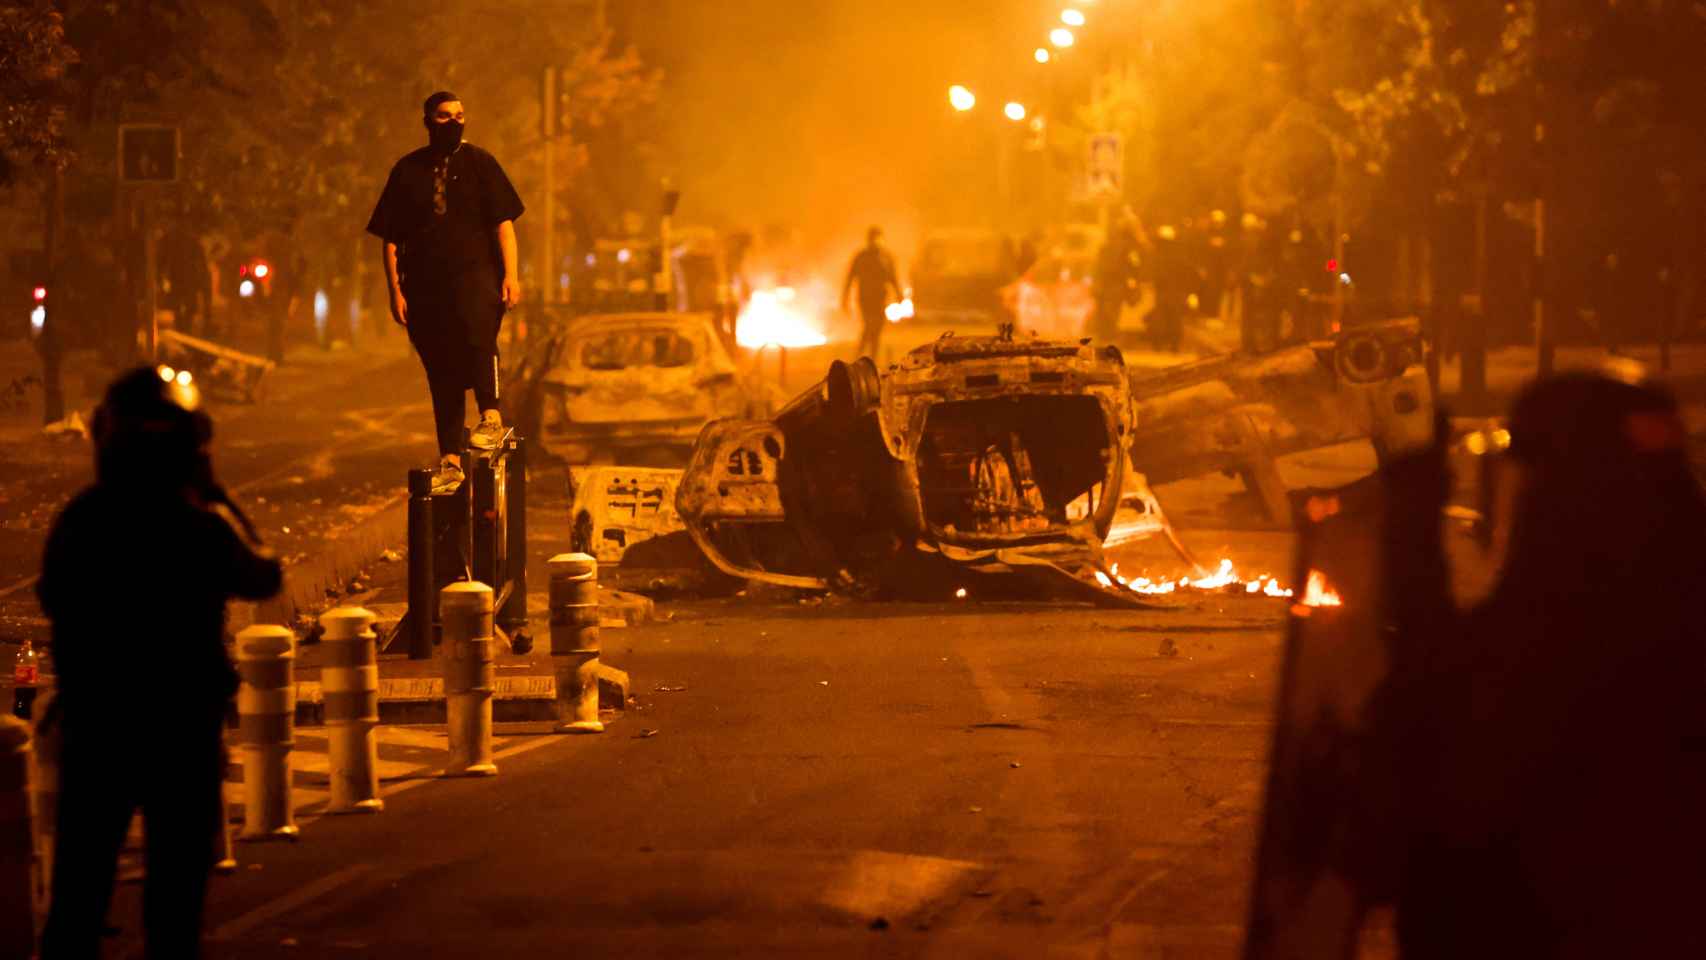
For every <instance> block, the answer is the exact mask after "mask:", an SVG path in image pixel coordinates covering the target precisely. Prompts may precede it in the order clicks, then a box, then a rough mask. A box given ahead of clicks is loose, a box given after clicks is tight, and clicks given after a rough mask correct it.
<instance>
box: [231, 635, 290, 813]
mask: <svg viewBox="0 0 1706 960" xmlns="http://www.w3.org/2000/svg"><path fill="white" fill-rule="evenodd" d="M295 666H296V635H295V634H293V633H291V632H290V631H289V630H287V629H285V628H284V627H278V626H270V625H264V624H257V625H255V626H252V627H245V628H244V629H243V630H241V631H240V632H238V634H237V673H238V676H240V677H241V678H242V681H243V682H242V685H241V686H239V687H238V688H237V737H238V743H239V747H238V749H239V750H241V751H242V754H243V834H242V839H244V840H276V839H289V840H293V839H295V838H296V834H297V830H296V811H295V809H293V808H292V806H291V803H290V748H291V747H292V746H293V745H294V744H295V742H296V682H295Z"/></svg>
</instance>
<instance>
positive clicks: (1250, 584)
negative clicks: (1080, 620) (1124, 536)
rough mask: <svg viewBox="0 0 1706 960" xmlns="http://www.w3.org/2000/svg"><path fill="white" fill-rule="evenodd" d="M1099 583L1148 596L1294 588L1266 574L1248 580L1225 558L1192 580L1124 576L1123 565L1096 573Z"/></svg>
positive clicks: (1270, 593)
mask: <svg viewBox="0 0 1706 960" xmlns="http://www.w3.org/2000/svg"><path fill="white" fill-rule="evenodd" d="M1096 582H1098V583H1100V584H1101V585H1102V586H1104V587H1109V588H1112V587H1113V586H1114V585H1115V584H1118V585H1119V586H1121V587H1124V588H1125V589H1127V590H1130V591H1131V592H1132V593H1141V594H1144V595H1146V596H1158V595H1164V594H1170V593H1179V592H1181V591H1189V590H1194V591H1197V592H1199V593H1213V592H1219V593H1243V594H1245V595H1248V596H1257V595H1260V596H1264V597H1280V598H1286V597H1290V596H1292V595H1293V593H1292V591H1291V590H1288V589H1286V588H1285V587H1282V586H1280V582H1279V580H1277V579H1275V578H1274V577H1270V576H1268V575H1266V574H1263V575H1261V576H1258V577H1255V578H1253V579H1249V580H1246V579H1244V578H1243V577H1242V576H1239V574H1238V571H1237V569H1236V568H1235V567H1234V566H1233V565H1232V561H1231V560H1225V559H1223V560H1221V561H1220V565H1219V566H1217V567H1215V568H1214V572H1213V573H1210V574H1208V575H1206V576H1203V577H1198V578H1196V579H1194V580H1193V579H1191V578H1190V577H1178V578H1176V579H1172V580H1151V579H1149V578H1148V577H1137V578H1136V579H1131V580H1128V579H1126V578H1125V577H1123V576H1120V567H1119V564H1117V563H1116V564H1114V565H1112V566H1111V567H1109V568H1108V573H1102V572H1101V571H1099V570H1098V571H1097V572H1096Z"/></svg>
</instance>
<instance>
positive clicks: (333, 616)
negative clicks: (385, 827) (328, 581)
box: [320, 607, 385, 813]
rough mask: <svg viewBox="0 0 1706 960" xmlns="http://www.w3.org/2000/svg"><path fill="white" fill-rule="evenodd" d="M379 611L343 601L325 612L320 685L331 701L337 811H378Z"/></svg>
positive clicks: (381, 803) (329, 721) (328, 727)
mask: <svg viewBox="0 0 1706 960" xmlns="http://www.w3.org/2000/svg"><path fill="white" fill-rule="evenodd" d="M375 619H376V618H375V616H374V614H373V613H372V611H369V610H365V609H363V608H361V607H338V608H337V609H335V610H328V611H326V612H325V613H323V614H321V615H320V626H321V627H323V628H325V629H324V632H323V633H322V634H321V637H320V644H321V650H322V651H323V652H324V654H325V658H324V660H323V661H322V665H321V667H320V690H321V691H322V695H323V697H324V703H325V707H326V733H327V737H326V740H327V746H328V753H329V756H328V761H329V763H330V773H331V780H332V801H331V805H330V806H329V807H328V808H327V809H328V810H329V811H330V812H332V813H378V812H379V811H380V810H383V809H385V801H383V800H381V799H379V747H378V744H377V742H376V741H375V740H374V736H373V731H374V728H375V727H377V726H378V725H379V658H378V649H377V646H376V642H377V638H376V636H375V635H374V632H373V621H374V620H375Z"/></svg>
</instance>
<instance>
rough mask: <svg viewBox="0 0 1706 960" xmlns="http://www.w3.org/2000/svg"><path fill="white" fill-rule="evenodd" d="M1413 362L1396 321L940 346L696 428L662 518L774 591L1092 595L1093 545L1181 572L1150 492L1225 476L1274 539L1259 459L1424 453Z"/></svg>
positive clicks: (1411, 337) (1425, 398)
mask: <svg viewBox="0 0 1706 960" xmlns="http://www.w3.org/2000/svg"><path fill="white" fill-rule="evenodd" d="M1421 360H1422V344H1421V340H1420V337H1419V332H1418V330H1417V326H1416V324H1415V323H1414V322H1405V321H1395V322H1392V323H1387V324H1380V325H1376V326H1369V327H1361V328H1357V329H1355V330H1352V331H1348V332H1346V333H1344V334H1341V335H1339V336H1337V337H1335V338H1334V339H1332V340H1326V341H1320V342H1317V343H1310V344H1300V345H1296V346H1292V347H1288V348H1285V349H1282V350H1279V351H1276V352H1273V353H1267V354H1261V355H1256V356H1248V355H1235V356H1227V357H1219V358H1212V359H1209V360H1204V361H1200V362H1196V363H1190V364H1184V365H1180V366H1176V367H1169V368H1165V369H1160V370H1133V369H1131V368H1129V367H1127V365H1126V363H1125V361H1124V359H1123V357H1122V355H1121V354H1120V352H1119V350H1118V349H1116V348H1113V347H1107V346H1100V347H1098V346H1094V345H1092V344H1091V343H1089V342H1088V341H1058V340H1039V339H1024V338H1016V337H1014V336H1013V335H1012V334H1011V333H1010V332H1004V333H1003V334H1002V335H1000V336H994V337H955V336H952V335H949V336H944V337H942V338H940V339H938V340H936V341H934V342H932V343H929V344H926V345H924V346H922V347H919V348H917V349H915V350H913V351H912V352H911V353H909V354H907V355H906V357H904V358H903V359H902V360H901V361H900V362H899V363H897V364H895V365H894V366H892V367H891V368H890V369H889V370H888V371H887V372H886V373H879V372H878V370H877V369H876V367H875V365H874V364H873V363H872V362H871V361H870V360H869V359H861V360H858V361H856V362H854V363H844V362H840V361H838V362H836V363H834V364H832V365H831V367H830V369H829V371H828V373H827V375H826V376H825V377H824V379H823V380H821V381H819V382H818V383H817V384H815V385H813V387H812V388H810V389H808V390H807V391H805V392H804V393H802V394H801V395H800V396H798V397H796V398H795V399H794V400H793V401H792V402H791V403H789V404H787V405H786V406H785V407H783V408H782V409H781V411H780V412H779V413H778V414H777V415H776V416H775V417H773V418H771V419H765V420H759V419H724V420H715V421H712V422H710V423H708V424H706V426H705V428H704V430H703V431H702V432H701V433H700V435H699V438H698V441H697V443H696V444H695V446H694V449H693V454H692V457H691V459H690V461H689V463H688V465H687V467H686V469H685V470H684V471H682V472H681V474H680V476H679V479H678V480H677V481H676V482H675V484H674V486H675V511H674V512H675V514H676V515H677V517H678V518H679V519H677V518H676V517H671V518H670V521H671V525H673V523H677V522H678V523H680V524H681V525H683V526H684V527H685V528H686V531H687V533H688V535H689V536H690V537H691V539H692V541H693V542H694V543H695V544H696V545H697V546H698V548H699V550H700V551H701V552H702V553H703V555H704V557H705V558H706V559H708V560H709V561H710V563H711V564H713V565H714V566H715V567H716V568H717V569H719V570H721V571H722V572H723V573H725V574H728V575H731V576H735V577H740V578H745V579H748V580H755V581H760V582H766V583H771V584H776V585H780V586H786V587H794V588H800V589H816V590H823V589H834V590H838V591H844V592H850V593H856V594H861V595H878V594H886V595H895V594H905V593H908V592H912V589H911V588H914V587H916V586H917V585H918V584H920V583H925V582H928V583H932V584H936V585H940V584H942V583H945V582H948V583H951V582H953V581H954V580H955V579H956V578H958V579H960V580H962V581H963V580H964V579H965V578H966V577H970V576H973V575H975V574H982V573H989V574H1001V575H1011V576H1014V577H1016V578H1018V579H1019V580H1021V581H1024V580H1029V581H1033V582H1047V583H1049V584H1051V585H1053V586H1054V587H1056V588H1058V587H1059V586H1061V585H1063V584H1071V585H1073V586H1072V587H1071V589H1074V590H1076V589H1078V588H1080V587H1081V588H1083V589H1084V590H1086V591H1089V593H1093V594H1094V593H1100V592H1101V591H1100V588H1099V587H1098V586H1097V582H1098V580H1099V579H1101V578H1098V577H1096V576H1095V574H1096V573H1097V572H1099V571H1101V570H1102V569H1103V567H1104V563H1103V560H1102V556H1101V550H1102V547H1103V545H1104V543H1109V544H1112V543H1114V542H1116V541H1122V540H1130V539H1133V538H1136V537H1143V536H1152V535H1156V534H1165V535H1167V536H1169V537H1170V538H1171V539H1172V541H1173V544H1174V546H1175V547H1176V548H1177V549H1178V550H1179V552H1180V554H1181V556H1183V557H1184V558H1185V559H1186V560H1187V561H1188V562H1193V563H1194V561H1191V558H1190V557H1189V555H1188V554H1187V553H1185V551H1184V548H1183V546H1182V545H1180V544H1179V542H1178V540H1177V538H1176V537H1174V536H1173V535H1172V529H1171V527H1170V526H1169V524H1168V523H1167V520H1166V518H1165V516H1164V515H1163V513H1162V511H1161V507H1160V504H1159V502H1158V501H1157V500H1156V498H1155V495H1154V494H1153V493H1152V492H1151V491H1150V489H1149V482H1150V481H1154V482H1167V481H1170V480H1174V479H1179V478H1183V477H1189V476H1194V475H1198V474H1203V473H1209V472H1217V471H1224V472H1228V473H1233V474H1237V475H1241V476H1242V477H1244V479H1245V481H1246V483H1247V484H1248V485H1249V486H1250V488H1251V490H1252V491H1254V492H1256V493H1257V494H1258V495H1259V497H1260V499H1261V501H1262V502H1263V503H1264V504H1265V505H1267V507H1268V508H1269V510H1270V513H1271V514H1272V515H1273V518H1274V519H1275V520H1276V521H1283V520H1284V514H1285V510H1286V507H1285V504H1286V502H1287V497H1286V491H1285V490H1284V487H1283V484H1282V483H1280V481H1279V472H1278V469H1277V467H1276V466H1275V462H1274V461H1275V458H1276V457H1279V456H1283V455H1285V454H1288V453H1295V452H1299V451H1303V450H1309V449H1314V448H1316V447H1322V446H1329V445H1333V444H1338V443H1343V442H1347V441H1352V440H1360V439H1367V440H1369V441H1371V442H1372V443H1373V445H1374V447H1375V450H1376V451H1377V453H1379V454H1380V455H1382V456H1387V455H1390V454H1392V453H1396V452H1399V451H1403V450H1405V449H1409V448H1412V447H1417V446H1421V445H1423V444H1425V443H1426V442H1427V440H1428V438H1429V437H1430V436H1431V430H1432V418H1433V409H1432V408H1433V404H1432V399H1431V393H1430V391H1429V386H1428V381H1427V378H1426V374H1425V372H1424V371H1423V369H1422V366H1421ZM654 485H655V484H654ZM600 489H601V490H602V488H600ZM610 489H611V490H612V491H617V490H618V488H617V487H614V486H613V487H611V488H610ZM625 489H626V488H625V487H624V488H623V490H625ZM618 492H620V491H618ZM613 495H614V494H613ZM624 502H625V501H624ZM618 506H619V505H618ZM577 509H579V508H577ZM577 522H578V521H577ZM656 523H657V518H652V519H651V520H649V521H648V522H647V523H646V524H645V527H646V529H644V530H640V529H636V530H635V531H632V532H631V534H622V533H621V532H620V531H617V532H612V533H608V534H606V533H604V532H603V531H602V528H601V529H600V532H599V534H598V537H599V539H603V538H604V537H605V536H609V537H610V538H612V539H619V538H620V539H627V538H628V537H629V536H633V537H640V536H653V535H655V534H656V533H657V532H659V531H657V530H656ZM619 525H620V524H619ZM1054 592H1056V593H1058V590H1055V591H1054ZM1116 593H1120V594H1122V597H1121V600H1120V602H1141V601H1138V600H1135V599H1133V598H1132V597H1131V596H1130V595H1129V594H1127V593H1125V592H1124V591H1116Z"/></svg>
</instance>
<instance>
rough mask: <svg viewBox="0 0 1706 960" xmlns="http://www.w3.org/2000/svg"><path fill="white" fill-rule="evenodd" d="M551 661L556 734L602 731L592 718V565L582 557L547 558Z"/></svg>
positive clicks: (595, 711) (595, 575) (594, 575)
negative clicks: (555, 688) (553, 679)
mask: <svg viewBox="0 0 1706 960" xmlns="http://www.w3.org/2000/svg"><path fill="white" fill-rule="evenodd" d="M547 567H548V568H549V569H550V571H551V588H550V589H551V593H550V606H551V662H552V666H553V671H554V672H555V673H556V680H557V726H556V732H558V733H603V732H604V722H603V721H601V720H599V719H598V653H599V647H600V644H599V636H598V561H597V560H596V559H594V558H593V557H592V556H590V555H588V554H584V553H560V554H558V555H556V556H554V557H552V558H551V559H550V561H549V562H548V563H547Z"/></svg>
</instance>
